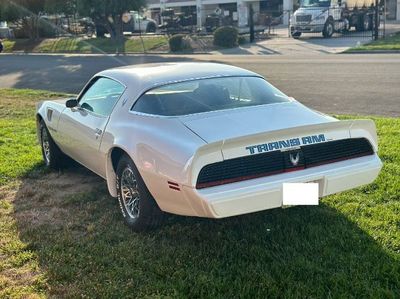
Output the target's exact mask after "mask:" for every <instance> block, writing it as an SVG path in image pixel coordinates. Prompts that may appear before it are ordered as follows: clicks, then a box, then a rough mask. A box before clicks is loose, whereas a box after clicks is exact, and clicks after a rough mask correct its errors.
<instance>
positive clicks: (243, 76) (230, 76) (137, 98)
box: [129, 74, 296, 118]
mask: <svg viewBox="0 0 400 299" xmlns="http://www.w3.org/2000/svg"><path fill="white" fill-rule="evenodd" d="M221 78H260V79H263V80H264V81H265V82H267V83H268V84H270V85H272V84H271V83H269V82H268V81H267V80H266V79H265V78H264V77H263V76H261V75H257V74H254V75H222V76H221V75H216V76H212V77H210V76H208V77H199V78H189V79H182V80H176V81H168V82H163V83H161V84H159V85H155V86H152V87H150V88H147V89H145V90H144V91H142V92H141V93H140V95H139V96H138V97H136V99H135V101H134V102H133V104H132V106H131V108H130V109H129V112H130V113H132V114H136V115H143V116H150V117H159V118H178V117H188V116H192V115H198V114H205V113H214V112H219V111H229V110H236V109H246V108H252V107H255V106H248V107H235V108H230V109H224V110H213V111H205V112H197V113H191V114H184V115H159V114H152V113H146V112H140V111H136V110H133V109H134V108H135V105H136V103H137V102H138V101H139V100H140V98H141V97H142V96H143V95H144V94H145V93H147V92H149V91H151V90H153V89H156V88H160V87H163V86H166V85H171V84H179V83H185V82H190V81H198V80H207V79H221ZM272 87H274V88H276V89H278V88H277V87H275V86H274V85H272ZM278 90H279V91H280V92H282V91H281V90H280V89H278ZM282 93H283V94H284V95H286V94H285V93H284V92H282ZM286 96H287V99H288V102H293V101H296V100H295V99H294V98H292V97H289V96H288V95H286ZM285 103H287V102H282V103H273V104H260V105H257V106H265V105H277V104H285Z"/></svg>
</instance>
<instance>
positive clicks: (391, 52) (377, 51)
mask: <svg viewBox="0 0 400 299" xmlns="http://www.w3.org/2000/svg"><path fill="white" fill-rule="evenodd" d="M339 54H400V50H348V51H344V52H340V53H339Z"/></svg>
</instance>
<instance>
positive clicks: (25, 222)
mask: <svg viewBox="0 0 400 299" xmlns="http://www.w3.org/2000/svg"><path fill="white" fill-rule="evenodd" d="M12 201H13V205H14V215H13V217H14V218H15V220H16V222H17V227H18V231H19V234H20V238H21V240H22V241H23V242H25V243H27V244H28V246H27V249H26V250H29V251H33V252H35V254H36V255H37V257H38V259H39V265H40V271H42V272H44V273H45V277H46V280H45V282H44V285H45V289H47V291H46V292H48V293H49V295H51V296H55V297H95V298H103V297H113V298H123V297H130V298H132V297H140V298H143V297H163V296H170V297H190V298H196V297H208V298H233V297H234V298H237V297H248V298H255V297H264V298H265V297H273V298H275V297H281V298H282V297H285V298H292V297H293V298H298V297H314V298H321V297H322V298H326V297H346V298H347V297H357V298H377V297H389V298H390V297H393V298H395V297H396V296H397V295H398V294H399V284H400V283H399V276H398V275H399V273H400V272H399V270H400V266H399V260H397V259H395V258H393V257H392V256H390V254H388V253H386V252H385V251H384V250H383V249H382V248H381V246H380V245H379V244H378V243H377V242H376V241H375V240H374V239H372V238H371V237H370V236H369V235H368V234H366V233H365V232H364V231H363V230H361V229H360V228H359V227H358V226H357V225H355V223H353V222H352V221H351V220H350V219H348V218H347V217H345V216H344V215H343V214H341V213H340V212H338V211H337V210H336V209H334V208H333V207H330V206H328V205H327V204H324V202H322V204H321V205H320V206H318V207H293V208H287V209H275V210H270V211H263V212H259V213H254V214H249V215H244V216H239V217H232V218H227V219H221V220H211V219H199V218H190V217H180V216H172V215H170V216H168V217H167V220H166V223H165V224H164V226H163V227H160V228H159V229H157V230H153V231H150V232H145V233H140V234H137V233H133V232H132V231H130V229H129V228H127V227H126V226H125V225H124V223H123V222H122V218H121V217H120V212H119V207H118V204H117V202H116V200H115V199H113V198H111V197H110V196H109V195H108V193H107V187H106V184H105V182H104V181H103V180H102V179H100V178H99V177H97V176H96V175H94V174H92V173H90V172H89V171H87V170H85V169H84V168H82V167H79V166H74V167H69V168H67V169H66V170H64V171H63V172H58V173H57V172H51V173H47V174H40V173H38V174H37V175H32V176H30V177H29V178H26V179H24V180H23V181H22V183H21V185H20V186H19V189H18V192H17V193H16V194H15V195H14V199H13V200H12ZM396 294H397V295H396Z"/></svg>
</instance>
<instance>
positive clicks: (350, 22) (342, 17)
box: [290, 0, 379, 38]
mask: <svg viewBox="0 0 400 299" xmlns="http://www.w3.org/2000/svg"><path fill="white" fill-rule="evenodd" d="M374 15H375V0H302V1H301V3H300V8H299V9H298V10H296V11H295V13H294V14H293V15H292V17H291V19H290V31H291V35H292V37H294V38H298V37H300V35H301V34H302V33H322V35H323V36H324V37H326V38H329V37H331V36H332V35H333V33H335V32H345V31H348V30H350V29H351V28H352V27H355V29H356V31H367V30H372V29H373V28H374V24H375V18H374ZM378 19H379V18H378ZM378 22H379V20H378Z"/></svg>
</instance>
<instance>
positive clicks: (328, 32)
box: [322, 20, 335, 38]
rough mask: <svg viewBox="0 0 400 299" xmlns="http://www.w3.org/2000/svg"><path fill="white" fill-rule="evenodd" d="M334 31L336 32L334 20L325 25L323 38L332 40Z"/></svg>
mask: <svg viewBox="0 0 400 299" xmlns="http://www.w3.org/2000/svg"><path fill="white" fill-rule="evenodd" d="M334 31H335V27H334V25H333V22H332V20H328V21H326V23H325V26H324V30H323V31H322V36H323V37H325V38H330V37H332V35H333V33H334Z"/></svg>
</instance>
